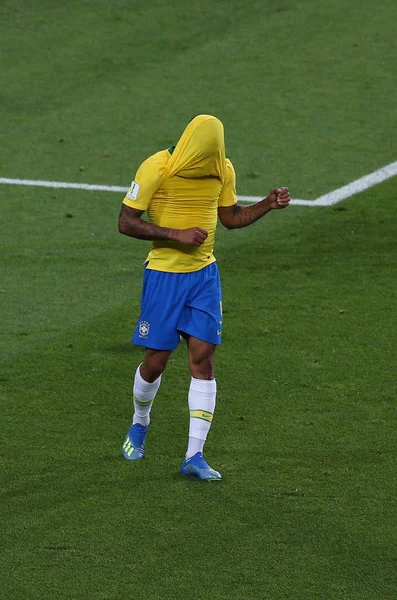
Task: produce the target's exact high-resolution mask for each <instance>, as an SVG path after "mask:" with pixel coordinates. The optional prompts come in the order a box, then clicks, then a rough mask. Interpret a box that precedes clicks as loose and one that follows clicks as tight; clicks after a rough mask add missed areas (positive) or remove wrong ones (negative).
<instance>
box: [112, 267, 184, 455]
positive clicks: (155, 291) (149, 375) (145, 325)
mask: <svg viewBox="0 0 397 600" xmlns="http://www.w3.org/2000/svg"><path fill="white" fill-rule="evenodd" d="M176 275H178V274H176V273H163V272H160V271H152V270H150V269H145V275H144V283H143V290H142V300H141V314H140V317H139V320H138V323H137V326H136V329H135V333H134V336H133V343H134V344H137V345H140V346H144V347H145V348H146V352H145V358H144V360H143V362H142V363H141V364H140V365H139V366H138V368H137V370H136V372H135V377H134V385H133V401H134V416H133V422H132V425H131V427H130V429H129V431H128V433H127V436H126V438H125V440H124V444H123V450H122V451H123V456H124V458H126V459H127V460H137V459H140V458H143V457H144V455H145V439H146V435H147V432H148V428H149V424H150V411H151V408H152V404H153V400H154V398H155V396H156V394H157V391H158V389H159V387H160V383H161V375H162V373H163V371H164V369H165V368H166V366H167V363H168V359H169V357H170V355H171V352H172V350H174V349H175V348H176V347H177V346H178V343H179V333H178V332H177V329H176V319H177V317H178V311H177V309H176V305H175V298H176V292H175V288H177V280H176V277H175V276H176ZM170 299H172V300H173V302H174V303H172V302H170ZM182 304H183V302H182Z"/></svg>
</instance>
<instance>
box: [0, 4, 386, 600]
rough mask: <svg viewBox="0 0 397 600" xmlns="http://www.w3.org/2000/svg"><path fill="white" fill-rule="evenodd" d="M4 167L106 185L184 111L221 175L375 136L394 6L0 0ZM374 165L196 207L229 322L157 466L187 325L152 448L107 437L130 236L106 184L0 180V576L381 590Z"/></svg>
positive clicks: (67, 595)
mask: <svg viewBox="0 0 397 600" xmlns="http://www.w3.org/2000/svg"><path fill="white" fill-rule="evenodd" d="M0 16H1V19H0V23H1V25H0V32H1V40H2V46H3V50H4V52H3V65H4V68H3V69H2V82H3V84H2V86H1V91H0V95H1V100H2V101H1V111H2V124H3V128H2V129H3V130H4V134H3V136H2V142H1V150H2V151H1V155H0V177H9V178H24V179H45V180H55V181H71V182H87V183H98V184H109V185H124V186H125V187H127V186H128V184H129V182H130V181H131V179H133V177H134V174H135V170H136V168H137V166H138V165H139V163H140V162H141V161H142V160H143V159H144V158H145V157H146V156H147V155H148V154H150V153H152V152H154V151H156V150H158V149H160V148H163V147H166V146H167V145H168V144H170V143H172V142H173V141H174V140H175V138H177V137H178V136H179V134H180V133H181V131H182V129H183V127H184V125H185V123H186V121H187V120H189V119H190V117H191V116H192V115H194V114H196V113H198V112H211V113H214V114H216V115H217V116H219V117H220V118H221V119H222V120H223V122H224V124H225V128H226V139H227V150H228V152H227V154H228V155H229V156H230V158H231V159H232V160H233V163H234V164H235V167H236V171H237V177H238V193H240V194H252V195H260V194H264V195H265V194H266V193H267V190H268V189H269V188H271V187H273V186H275V185H288V186H289V188H290V190H291V194H292V196H293V197H295V198H315V197H317V196H319V195H320V194H323V193H326V192H329V191H331V190H333V189H335V188H336V187H338V186H341V185H344V184H346V183H348V182H350V181H352V180H354V179H357V178H358V177H361V176H362V175H365V174H367V173H369V172H371V171H373V170H375V169H378V168H380V167H382V166H383V165H385V164H388V163H390V162H393V161H395V160H396V155H397V140H396V137H395V135H394V132H395V128H396V124H397V123H396V121H397V105H396V103H395V98H396V94H397V66H396V65H397V63H396V61H395V56H396V50H397V48H396V46H397V42H396V37H395V22H396V18H397V9H396V7H395V5H394V3H393V2H391V1H387V0H381V1H380V2H377V3H374V2H370V1H368V0H366V1H362V2H358V0H353V1H351V2H349V3H346V2H344V3H342V2H340V1H337V2H334V3H331V4H329V3H325V2H320V3H318V2H317V3H316V2H314V0H313V1H311V0H310V1H309V0H308V1H305V2H302V3H300V4H296V3H293V2H291V1H290V0H284V1H283V2H275V3H270V2H268V1H264V2H259V1H257V2H255V1H252V2H248V3H247V4H238V3H237V2H234V1H232V0H229V1H228V2H226V1H223V0H220V1H219V2H217V3H210V2H208V1H207V0H204V1H203V2H201V3H191V5H190V4H187V3H182V2H179V1H176V0H172V1H171V2H169V3H168V4H163V3H161V2H159V1H157V0H148V2H146V3H145V4H144V5H143V4H141V3H138V2H127V1H126V0H117V1H115V2H113V3H112V4H107V3H105V2H102V1H98V2H92V1H88V2H83V3H79V2H75V1H71V2H68V3H67V4H66V5H65V4H64V5H62V4H61V3H58V2H55V0H52V1H50V0H43V1H42V2H40V3H38V2H31V3H29V4H28V3H25V2H23V1H22V0H19V1H18V2H10V1H5V2H3V4H2V6H1V7H0ZM395 186H396V178H393V179H390V180H388V181H385V182H384V183H382V184H380V185H378V186H376V187H373V188H371V189H369V190H367V191H365V192H363V193H361V194H359V195H356V196H354V197H352V198H350V199H348V200H345V201H343V202H342V203H339V204H336V205H335V206H333V207H328V208H318V207H317V208H310V207H309V208H308V207H304V206H291V207H289V208H288V209H287V210H285V211H280V212H277V213H272V214H270V215H267V216H266V217H265V218H264V219H263V220H261V221H260V222H258V223H256V224H255V225H253V226H252V227H250V228H247V229H244V230H239V231H227V230H225V229H222V228H221V226H220V227H219V230H218V236H217V246H216V256H217V259H218V264H219V268H220V271H221V275H222V282H223V296H224V343H223V345H222V347H221V348H220V349H219V351H218V354H217V368H216V376H217V381H218V404H217V411H216V415H215V419H214V424H213V427H212V430H211V433H210V436H209V439H208V442H207V445H206V456H207V458H208V460H209V462H210V464H211V465H212V466H214V468H217V469H219V470H220V471H221V472H222V474H223V481H222V482H221V483H220V484H216V485H209V484H201V483H200V482H196V481H190V480H185V479H184V478H183V477H182V476H180V475H179V473H178V470H179V466H180V462H181V460H182V457H183V454H184V452H185V448H186V439H187V429H188V414H187V392H188V385H189V373H188V369H187V362H186V350H185V347H184V346H183V345H181V346H180V347H179V349H178V350H177V351H176V352H175V354H174V355H173V358H172V360H171V362H170V365H169V368H168V370H167V373H166V376H164V380H163V383H162V386H161V390H160V392H159V394H158V397H157V399H156V401H155V406H154V409H153V413H152V425H151V432H150V436H149V437H148V442H147V458H146V459H145V460H144V461H141V462H138V463H136V464H135V463H133V464H130V463H128V462H127V461H124V460H123V459H122V457H121V444H122V441H123V438H124V435H125V433H126V430H127V428H128V426H129V423H130V420H131V416H132V401H131V383H132V377H133V373H134V371H135V368H136V366H137V364H138V362H139V361H140V360H141V357H142V351H141V350H140V349H139V348H137V347H133V346H132V345H131V343H130V335H131V333H132V330H133V328H134V326H135V322H136V319H137V316H138V311H139V301H140V290H141V276H142V263H143V261H144V259H145V256H146V253H147V249H148V245H147V243H145V242H139V241H137V240H132V239H127V238H126V237H124V236H121V235H120V234H118V232H117V216H118V212H119V208H120V204H121V201H122V194H120V195H119V194H115V193H113V194H112V193H104V192H87V191H83V190H77V189H75V190H70V189H61V190H51V189H46V188H29V187H23V186H6V185H0V199H1V206H2V211H1V239H0V251H1V258H2V260H1V271H0V319H1V323H0V329H1V333H2V335H1V336H0V356H1V370H0V390H1V392H0V393H1V395H0V399H1V409H2V410H1V414H2V419H1V424H0V432H1V439H2V444H1V462H2V473H1V496H2V498H1V509H2V529H3V534H2V553H1V560H0V573H1V576H2V583H1V586H0V598H1V600H3V599H4V600H19V599H22V598H23V599H27V600H67V599H68V600H122V599H125V598H127V597H128V598H134V599H139V600H157V599H159V600H160V599H167V600H168V599H173V600H174V599H182V600H251V599H252V600H254V599H255V600H262V599H263V600H289V599H291V600H296V599H297V600H394V599H395V598H396V596H397V577H396V544H397V535H396V526H397V522H396V521H397V520H396V504H395V496H396V472H395V458H396V407H395V398H396V391H397V389H396V388H397V385H396V364H397V351H396V345H395V333H394V332H395V330H396V326H397V301H396V272H397V252H396V227H395V216H394V212H395V207H394V204H395V198H396V192H395Z"/></svg>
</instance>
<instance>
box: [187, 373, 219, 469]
mask: <svg viewBox="0 0 397 600" xmlns="http://www.w3.org/2000/svg"><path fill="white" fill-rule="evenodd" d="M215 402H216V381H215V379H210V380H207V379H195V378H194V377H192V380H191V382H190V389H189V397H188V405H189V410H190V420H189V444H188V448H187V452H186V458H190V457H191V456H193V455H194V454H196V453H197V452H202V451H203V448H204V444H205V440H206V439H207V435H208V432H209V430H210V427H211V422H212V417H213V414H214V410H215Z"/></svg>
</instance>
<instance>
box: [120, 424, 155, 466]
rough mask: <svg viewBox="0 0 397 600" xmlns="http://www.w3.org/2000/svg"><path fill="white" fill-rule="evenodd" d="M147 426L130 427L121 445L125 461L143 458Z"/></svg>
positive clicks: (136, 425)
mask: <svg viewBox="0 0 397 600" xmlns="http://www.w3.org/2000/svg"><path fill="white" fill-rule="evenodd" d="M148 429H149V426H148V427H144V426H143V425H140V424H139V423H136V424H135V425H131V427H130V429H129V431H128V433H127V436H126V438H125V440H124V443H123V448H122V452H123V456H124V458H126V459H127V460H139V459H140V458H143V457H144V456H145V439H146V435H147V432H148Z"/></svg>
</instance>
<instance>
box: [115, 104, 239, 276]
mask: <svg viewBox="0 0 397 600" xmlns="http://www.w3.org/2000/svg"><path fill="white" fill-rule="evenodd" d="M219 123H220V121H219V120H218V119H215V117H211V116H210V115H200V116H199V117H196V118H195V119H193V121H192V122H191V123H190V124H189V125H188V127H187V128H186V129H185V131H184V133H183V134H182V136H181V138H180V140H179V141H178V144H177V145H176V147H175V149H174V150H173V149H169V150H161V151H160V152H157V153H156V154H154V155H153V156H150V157H149V158H148V159H147V160H145V161H144V162H143V163H142V164H141V166H140V167H139V169H138V171H137V173H136V176H135V180H134V181H133V182H132V184H131V187H130V189H129V191H128V193H127V195H126V196H125V198H124V200H123V203H124V204H126V205H127V206H130V207H131V208H135V209H137V210H142V211H147V213H148V216H149V221H150V222H151V223H153V224H154V225H158V226H160V227H169V228H171V229H188V228H190V227H201V228H202V229H205V230H206V231H207V232H208V237H207V238H206V240H205V242H204V243H203V244H202V245H201V246H187V245H183V244H180V243H179V242H174V241H167V240H161V241H160V240H159V241H153V242H152V247H151V249H150V252H149V254H148V256H147V259H146V261H147V263H148V264H147V268H148V269H153V270H156V271H166V272H173V273H188V272H192V271H198V270H199V269H202V268H204V267H206V266H207V265H209V264H211V263H213V262H214V261H215V257H214V254H213V250H214V243H215V230H216V226H217V220H218V206H232V205H234V204H236V202H237V199H236V176H235V172H234V168H233V165H232V163H231V162H230V160H228V159H226V158H225V156H224V141H223V126H222V124H221V129H220V128H219Z"/></svg>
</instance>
